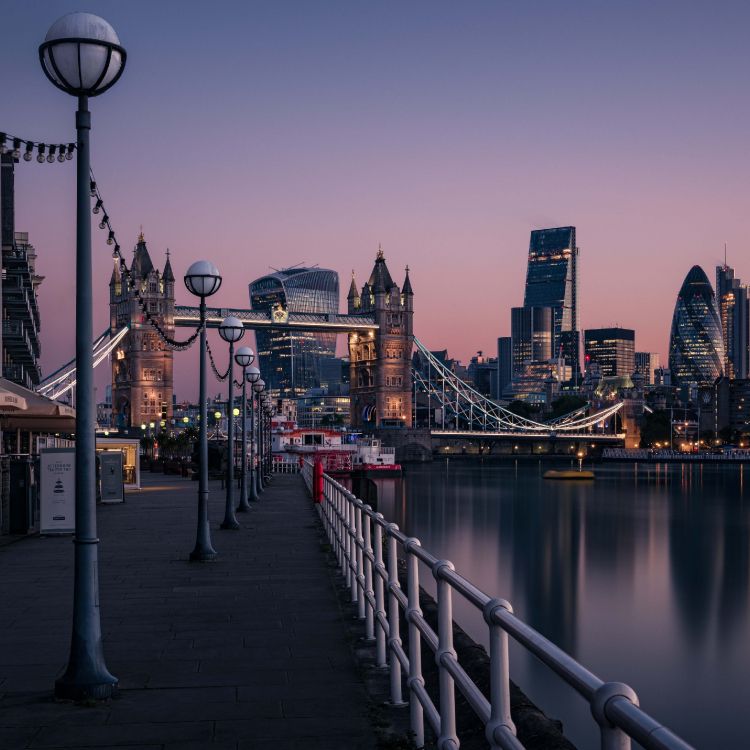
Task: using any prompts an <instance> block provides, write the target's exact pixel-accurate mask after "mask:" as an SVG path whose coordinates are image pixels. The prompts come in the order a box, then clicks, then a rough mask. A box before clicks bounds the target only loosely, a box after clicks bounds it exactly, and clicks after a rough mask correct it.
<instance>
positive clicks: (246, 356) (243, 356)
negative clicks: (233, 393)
mask: <svg viewBox="0 0 750 750" xmlns="http://www.w3.org/2000/svg"><path fill="white" fill-rule="evenodd" d="M254 359H255V352H253V350H252V349H251V348H250V347H249V346H241V347H240V348H239V349H238V350H237V353H236V354H235V355H234V361H235V362H236V363H237V364H238V365H239V366H240V367H241V368H242V409H240V414H242V468H241V470H240V504H239V505H238V506H237V511H238V512H239V513H247V511H248V510H250V506H249V505H248V502H247V374H248V368H249V367H250V365H251V364H252V363H253V360H254Z"/></svg>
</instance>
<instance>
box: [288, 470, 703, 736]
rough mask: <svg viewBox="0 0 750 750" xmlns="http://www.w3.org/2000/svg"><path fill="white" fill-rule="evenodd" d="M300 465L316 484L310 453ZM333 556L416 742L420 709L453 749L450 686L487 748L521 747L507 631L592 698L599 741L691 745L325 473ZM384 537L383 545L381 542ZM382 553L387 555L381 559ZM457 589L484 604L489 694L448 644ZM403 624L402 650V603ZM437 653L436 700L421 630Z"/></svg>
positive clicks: (324, 509)
mask: <svg viewBox="0 0 750 750" xmlns="http://www.w3.org/2000/svg"><path fill="white" fill-rule="evenodd" d="M302 475H303V477H304V480H305V482H306V484H307V487H308V490H310V491H311V492H312V463H311V462H310V461H306V462H305V465H304V467H303V469H302ZM318 508H319V513H320V517H321V519H322V521H323V524H324V526H325V530H326V533H327V535H328V538H329V540H330V543H331V546H332V549H333V552H334V554H335V555H336V559H337V561H338V565H339V567H340V569H341V571H342V573H343V575H344V577H345V579H346V585H347V587H348V588H349V589H350V590H351V601H352V603H356V604H357V608H358V616H359V619H361V620H363V621H364V626H365V636H366V638H367V639H368V640H372V641H373V642H374V643H375V652H376V663H377V666H379V667H383V668H386V667H387V668H388V669H389V671H390V693H391V703H392V704H393V705H396V706H398V705H405V704H404V700H403V696H402V672H403V673H405V674H406V685H407V688H408V691H409V693H410V700H409V706H410V720H411V730H412V732H413V733H414V739H415V742H416V745H417V747H422V746H423V745H424V733H425V719H426V720H427V723H428V724H429V726H430V727H431V729H432V731H433V732H434V733H435V736H436V737H437V747H438V748H439V750H458V748H459V745H460V743H459V738H458V736H457V734H456V706H455V699H456V696H455V691H456V688H458V690H459V691H460V692H461V694H462V695H463V696H464V698H465V699H466V701H467V702H468V704H469V705H470V706H471V708H472V709H473V711H474V712H475V713H476V715H477V716H478V717H479V719H480V721H481V722H482V723H483V724H484V727H485V737H486V738H487V741H488V743H489V746H490V748H492V750H496V749H497V748H501V749H502V750H523V745H522V744H521V743H520V741H519V740H518V738H517V737H516V729H515V726H514V724H513V721H512V720H511V715H510V677H509V656H508V636H511V637H512V638H513V639H514V640H515V641H516V642H517V643H519V644H521V646H523V647H524V648H525V649H526V650H527V651H528V652H530V653H531V654H533V655H534V656H536V657H537V658H538V659H539V660H540V661H542V662H543V663H544V664H546V665H547V666H548V667H549V668H550V669H552V671H554V672H555V673H556V674H557V675H558V676H559V677H561V678H562V679H563V681H564V682H565V683H567V685H568V686H570V687H571V688H573V689H574V690H575V691H576V692H578V693H579V694H580V695H581V696H582V697H583V698H584V699H585V700H586V701H587V702H588V704H589V706H590V708H591V713H592V714H593V716H594V719H595V720H596V722H597V723H598V724H599V728H600V732H601V747H602V750H629V749H630V747H631V739H632V740H635V741H636V742H639V743H640V744H641V745H642V746H643V747H644V748H646V750H690V748H691V746H690V745H688V744H687V743H686V742H684V741H683V740H682V739H680V738H679V737H677V736H676V735H675V734H673V733H672V732H671V731H670V730H669V729H667V728H666V727H664V726H662V725H661V724H660V723H659V722H658V721H656V720H655V719H653V718H652V717H651V716H649V715H648V714H647V713H645V712H644V711H642V710H641V709H640V708H639V706H638V697H637V695H636V694H635V692H634V691H633V689H632V688H631V687H629V686H628V685H625V684H623V683H620V682H604V681H603V680H601V679H600V678H599V677H597V676H596V675H594V674H592V673H591V672H590V671H589V670H588V669H586V668H585V667H584V666H582V665H581V664H579V663H578V662H577V661H576V660H575V659H574V658H573V657H572V656H570V655H569V654H567V653H565V652H564V651H563V650H562V649H560V648H558V647H557V646H555V644H554V643H552V642H551V641H549V640H547V639H546V638H545V637H544V636H543V635H541V633H538V632H537V631H536V630H534V629H533V628H532V627H530V626H529V625H527V624H526V623H525V622H523V621H522V620H519V619H518V618H517V617H516V616H515V615H514V614H513V608H512V606H511V605H510V603H509V602H507V601H506V600H504V599H497V598H493V597H490V596H488V595H487V594H485V593H484V592H483V591H481V590H480V589H479V588H477V587H476V586H475V585H474V584H473V583H471V581H468V580H467V579H466V578H464V577H463V576H462V575H460V573H457V572H456V570H455V569H454V567H453V564H452V563H451V562H449V561H448V560H440V559H438V558H437V557H435V556H434V555H432V554H430V553H429V552H428V551H427V550H425V549H423V548H422V546H421V544H420V542H419V540H418V539H416V538H414V537H407V536H406V535H405V534H404V533H402V532H401V531H400V530H399V527H398V526H397V525H396V524H395V523H389V522H388V521H387V520H386V519H385V518H384V517H383V515H382V514H381V513H376V512H375V511H374V510H373V509H372V508H371V507H370V506H369V505H366V504H365V503H363V502H362V501H361V500H360V499H359V498H357V497H356V496H355V495H353V494H352V493H351V492H349V490H347V489H346V488H345V487H343V486H342V485H341V484H339V483H338V482H336V481H335V480H334V479H332V478H331V477H329V476H328V475H327V474H324V475H323V499H322V502H321V504H320V505H319V506H318ZM384 542H385V552H384ZM384 555H385V559H384ZM399 555H400V556H401V557H402V558H403V559H404V560H405V562H406V580H407V586H406V589H407V590H406V593H404V591H403V590H402V587H401V584H400V582H399V576H398V572H399V571H398V567H399V566H398V558H399ZM420 562H421V563H424V564H425V565H426V566H427V567H428V568H429V569H430V571H431V573H432V576H433V578H434V579H435V582H436V584H437V610H438V617H437V619H438V629H437V632H435V631H434V630H433V629H432V627H430V625H429V624H428V622H427V620H426V619H425V618H424V616H423V614H422V610H421V608H420V600H419V590H420V582H419V571H420V566H419V563H420ZM454 592H456V593H458V594H460V595H461V596H462V597H464V599H466V601H468V602H469V603H471V604H473V605H474V606H475V607H476V608H477V609H478V610H479V612H481V613H482V615H483V618H484V621H485V623H486V624H487V628H488V631H489V647H490V648H489V652H490V653H489V655H490V695H489V697H486V696H485V695H484V693H483V692H482V691H481V689H480V688H479V687H478V686H477V685H476V683H474V682H473V681H472V679H471V678H470V677H469V675H468V674H467V673H466V671H465V670H464V669H463V667H462V666H461V664H459V662H458V657H457V655H456V651H455V649H454V648H453V602H452V598H453V593H454ZM402 610H403V613H404V619H405V622H406V624H407V627H408V632H409V642H408V653H406V650H405V649H404V646H403V642H402V640H401V636H400V620H401V611H402ZM423 639H424V641H425V643H426V644H427V646H429V648H430V650H431V651H432V652H433V653H434V654H435V661H436V663H437V666H438V670H439V677H438V695H439V700H438V705H435V703H434V702H433V700H432V698H431V697H430V695H429V694H428V692H427V689H426V687H425V680H424V676H423V674H422V640H423Z"/></svg>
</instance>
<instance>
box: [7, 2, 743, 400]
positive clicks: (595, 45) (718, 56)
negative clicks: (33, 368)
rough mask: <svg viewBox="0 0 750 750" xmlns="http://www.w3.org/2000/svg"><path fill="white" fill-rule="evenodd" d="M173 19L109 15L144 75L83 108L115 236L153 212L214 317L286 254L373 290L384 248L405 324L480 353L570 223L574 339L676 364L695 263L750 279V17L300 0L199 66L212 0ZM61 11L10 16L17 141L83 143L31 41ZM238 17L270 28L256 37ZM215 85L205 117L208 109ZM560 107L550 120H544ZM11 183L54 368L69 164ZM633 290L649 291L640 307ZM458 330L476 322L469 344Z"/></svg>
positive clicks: (255, 17) (159, 242)
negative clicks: (369, 280)
mask: <svg viewBox="0 0 750 750" xmlns="http://www.w3.org/2000/svg"><path fill="white" fill-rule="evenodd" d="M176 7H177V6H176V5H175V4H171V3H164V4H160V6H158V7H157V8H153V7H151V6H148V7H147V6H146V5H145V4H143V3H138V2H134V3H132V4H131V5H129V6H128V10H127V12H126V11H125V10H124V9H122V8H119V7H118V6H117V4H115V3H111V2H102V3H100V4H99V5H98V6H97V9H98V11H100V12H102V13H103V14H104V15H107V16H108V17H110V18H111V20H112V21H113V23H115V25H116V26H117V28H118V29H119V30H120V33H121V36H122V39H123V42H124V43H125V44H126V46H128V48H129V50H131V54H132V60H133V62H132V65H131V67H129V70H128V76H127V77H125V78H124V79H123V81H122V83H121V85H120V86H119V87H118V92H119V93H118V96H117V97H111V98H106V97H105V98H102V100H101V101H99V100H96V101H94V102H93V104H92V114H93V118H94V122H95V123H96V126H97V132H98V137H97V139H95V141H94V143H93V153H92V159H93V161H92V163H93V166H94V170H95V174H96V175H97V179H98V181H99V184H100V187H101V189H102V191H103V194H104V195H105V196H106V198H107V204H108V207H110V209H111V211H112V213H113V215H112V220H113V222H114V223H115V224H116V226H117V228H118V233H119V234H120V235H121V236H122V237H123V239H127V238H132V243H133V244H135V238H136V237H137V234H138V229H139V226H140V225H141V224H142V225H143V227H144V233H145V235H146V238H147V240H148V241H149V247H150V249H151V252H152V255H153V256H154V258H155V262H159V263H163V258H162V256H163V253H164V251H165V250H166V248H167V247H169V248H171V250H172V253H173V254H172V259H173V265H174V268H175V275H176V276H177V278H178V282H179V281H180V277H181V274H182V272H184V270H185V269H186V268H187V266H188V265H189V263H190V262H192V261H193V260H196V259H198V258H201V257H209V258H212V259H213V260H215V261H216V262H217V265H218V266H219V268H220V270H222V271H223V273H224V275H225V282H224V286H223V288H222V290H221V293H220V295H221V301H220V304H222V305H226V306H244V305H245V304H246V289H247V283H249V282H250V281H251V280H252V279H253V278H257V277H259V276H261V275H263V274H265V273H266V272H267V271H268V269H269V268H270V267H272V266H275V267H282V266H288V265H293V264H295V263H299V262H307V263H318V264H320V265H321V266H323V267H329V268H333V269H335V270H336V271H338V272H339V274H340V275H341V278H342V279H345V278H348V275H349V273H350V271H351V268H352V266H354V268H355V270H356V271H357V273H358V274H359V275H360V276H362V275H364V273H365V272H366V269H367V268H368V267H369V265H370V264H371V262H372V258H373V256H374V253H375V250H376V248H377V244H378V242H382V243H383V248H384V250H385V253H386V257H387V258H388V261H389V263H390V265H391V267H392V268H393V269H394V272H396V269H399V273H400V271H401V269H402V267H403V266H405V265H406V264H407V263H408V264H409V265H410V266H411V268H412V278H413V283H414V284H415V288H416V289H417V290H418V292H419V293H420V305H419V310H418V311H417V314H416V319H415V332H416V334H417V335H418V336H419V337H420V338H421V339H422V340H423V341H425V343H426V344H428V345H429V346H432V347H440V348H444V347H447V348H448V349H449V351H450V352H451V354H452V355H453V356H456V357H458V358H460V359H462V360H464V361H468V359H469V357H470V356H471V355H472V354H473V353H474V352H475V351H477V350H480V349H482V350H484V351H492V350H493V349H494V342H495V341H496V339H497V337H498V336H503V335H507V334H508V333H509V315H508V311H509V309H510V308H511V307H513V306H518V305H520V304H522V301H523V299H522V294H521V289H522V284H523V278H524V271H525V263H526V249H527V247H528V233H529V231H530V230H533V229H540V228H544V227H549V226H566V225H574V226H576V227H577V229H578V238H577V244H578V245H579V247H580V248H581V255H580V268H579V286H580V294H579V307H580V322H579V329H581V330H585V329H586V328H589V327H602V326H608V325H614V324H619V325H622V326H626V327H629V328H634V329H635V330H636V332H637V337H638V338H637V341H638V348H639V349H643V350H647V351H654V352H659V353H660V354H661V357H662V361H666V354H667V351H668V345H667V342H668V338H669V322H670V317H671V308H672V304H673V296H674V294H676V292H677V290H678V289H679V287H680V283H681V280H682V278H683V277H684V274H685V273H686V271H687V269H688V268H690V266H691V265H693V264H699V265H701V266H703V267H704V268H709V269H710V268H712V267H713V266H715V265H717V264H718V263H720V262H721V259H722V257H723V246H724V242H725V241H726V242H727V243H728V248H729V263H730V265H734V266H736V267H737V270H738V275H739V276H742V277H746V276H747V273H748V272H749V270H750V269H745V268H743V267H742V266H741V265H740V264H738V263H736V261H737V260H739V259H740V257H741V251H742V248H743V247H744V246H745V245H746V244H747V236H746V230H745V228H744V226H743V225H742V222H741V221H740V220H739V219H738V217H741V216H742V215H743V214H742V209H743V206H742V200H741V196H742V195H743V194H744V190H746V184H745V183H746V178H745V175H746V173H747V169H746V168H744V165H743V164H742V160H743V157H742V156H741V155H742V154H743V153H744V133H743V129H742V127H741V123H743V122H745V121H746V120H747V114H749V112H748V104H747V102H746V101H745V100H744V99H743V98H742V97H738V96H736V94H735V93H734V92H735V90H741V89H738V88H736V87H734V84H735V82H736V83H737V84H739V82H740V81H739V78H740V76H739V72H738V71H739V70H740V69H742V67H743V66H742V65H738V64H737V59H736V58H737V57H738V56H739V57H740V60H743V59H744V56H745V55H746V52H745V50H744V41H743V40H742V39H741V34H740V33H739V29H741V28H743V26H744V22H745V19H746V18H747V15H748V10H747V9H745V8H741V7H736V8H731V9H727V10H726V12H725V15H724V16H721V17H718V16H714V15H711V14H704V13H701V12H700V11H697V10H695V9H684V8H682V9H681V12H680V13H679V14H677V15H675V14H674V13H672V12H670V9H669V7H668V6H666V5H665V6H664V7H662V8H659V9H654V8H651V7H650V6H649V7H648V11H647V10H646V7H647V6H645V5H643V6H642V12H641V13H638V12H633V10H632V9H630V10H629V11H627V12H626V11H625V10H621V9H611V8H610V9H606V10H605V9H598V8H596V9H592V8H591V7H587V6H586V5H585V4H582V5H581V6H580V7H566V8H565V9H562V8H556V7H554V5H552V4H546V5H541V6H539V7H538V8H536V9H528V8H524V9H519V8H508V9H498V8H497V7H494V6H491V5H489V4H488V5H479V6H477V9H476V10H475V11H474V12H473V13H471V14H461V23H458V24H457V23H455V21H456V17H455V15H454V14H455V11H454V10H452V9H451V8H450V7H449V6H439V7H438V9H437V10H436V11H434V12H433V13H432V14H430V15H429V17H428V18H427V17H426V15H427V14H425V13H424V12H420V9H419V7H418V6H415V8H412V9H403V8H396V6H383V7H379V8H377V9H368V10H367V12H364V15H363V10H362V9H361V8H359V9H357V10H356V11H354V10H350V9H347V7H346V6H342V5H332V6H327V7H325V8H316V9H314V10H312V9H309V8H306V7H305V6H302V5H298V6H294V7H295V8H297V14H296V15H294V14H292V16H293V20H291V21H290V14H289V12H288V9H286V10H280V11H277V10H275V9H273V8H268V7H262V6H255V5H252V6H244V5H239V4H232V3H227V4H226V6H225V8H226V13H224V14H218V15H217V17H216V18H215V19H214V22H215V23H216V26H217V29H216V31H217V33H216V34H212V35H211V39H210V40H208V42H207V47H206V48H205V49H204V50H203V51H202V52H201V53H200V55H199V56H198V57H196V58H195V59H193V58H191V56H190V55H191V53H193V52H194V42H195V38H196V35H197V34H199V31H200V28H201V23H202V17H203V14H202V12H201V6H199V5H198V4H193V3H184V4H180V15H181V24H180V26H179V29H177V28H176V27H175V26H174V24H173V22H172V18H173V15H174V13H175V8H176ZM73 9H75V7H74V5H73V4H72V3H56V4H53V3H47V2H42V3H36V4H34V5H33V6H31V7H28V6H27V5H26V4H23V3H20V2H10V3H8V5H7V11H6V13H5V15H4V18H5V20H6V21H7V22H8V23H9V24H10V25H11V27H12V28H13V29H14V36H13V38H12V39H9V40H8V42H7V44H5V45H4V46H3V49H2V50H0V62H2V63H3V64H4V65H5V66H6V68H10V69H12V70H13V71H14V77H13V78H12V79H11V81H10V84H9V88H8V96H9V97H10V99H9V101H10V100H12V101H13V103H14V105H13V107H12V108H8V111H7V112H6V113H4V123H3V126H4V127H5V128H6V129H7V131H8V132H11V133H14V134H18V135H21V136H23V137H28V138H32V139H39V140H44V139H48V140H58V141H60V140H62V141H68V140H69V138H70V135H71V134H72V132H73V128H72V118H71V117H70V113H69V111H68V102H67V101H66V100H65V97H63V96H62V95H57V94H56V93H55V92H52V91H50V90H49V89H48V84H47V82H46V81H44V79H43V76H42V75H41V74H40V72H39V70H38V64H37V61H36V59H35V55H34V50H35V49H36V46H37V44H38V43H39V41H40V35H41V33H42V31H43V30H44V29H45V28H47V26H48V25H49V23H50V21H51V19H54V18H56V17H57V16H58V15H60V13H63V12H65V11H68V10H73ZM643 13H647V15H648V21H649V22H648V23H647V24H645V23H642V14H643ZM145 18H148V23H144V19H145ZM232 19H234V21H235V22H236V23H233V22H232ZM394 21H397V23H394ZM248 29H258V31H259V33H258V34H257V35H255V36H253V35H252V34H251V35H250V40H251V43H250V44H248V41H247V40H248V37H247V34H246V32H247V30H248ZM40 30H42V31H40ZM566 30H567V31H568V32H569V33H571V34H572V33H573V32H574V30H575V34H576V39H577V45H576V50H575V51H570V52H569V53H568V54H566V55H564V56H562V57H561V56H560V55H559V54H557V51H558V45H557V44H556V43H555V40H557V39H559V34H560V32H561V31H562V32H563V33H564V32H565V31H566ZM261 32H262V33H261ZM532 32H533V33H532ZM219 39H221V43H219V42H218V41H217V40H219ZM678 40H679V42H678ZM690 40H693V41H695V42H696V44H691V43H689V42H690ZM699 40H700V42H701V44H700V45H698V44H697V42H698V41H699ZM719 40H720V43H719ZM686 42H688V43H687V44H686ZM633 44H637V46H638V48H639V50H640V53H639V56H638V57H633V56H632V49H633ZM159 45H162V46H161V47H160V46H159ZM446 49H448V51H449V52H451V53H453V54H452V55H451V54H448V55H446V54H445V52H446ZM696 49H698V52H696ZM592 59H596V60H597V61H598V63H599V64H597V65H596V66H593V65H591V64H590V61H591V60H592ZM165 61H166V62H165ZM175 67H178V68H184V69H189V70H190V71H191V73H192V74H193V75H192V76H188V78H187V80H188V81H189V83H185V84H183V85H181V86H178V87H175V86H173V85H167V84H166V82H167V81H173V80H174V79H175ZM654 68H658V70H659V74H660V75H659V76H657V80H658V84H657V82H655V81H654V77H653V76H652V75H651V74H652V72H653V69H654ZM181 80H183V79H181ZM572 80H576V81H577V85H576V87H575V88H572V87H570V86H569V85H568V84H569V83H570V81H572ZM708 84H711V85H710V86H709V85H708ZM665 91H666V93H667V95H666V96H665V95H664V94H665ZM205 92H211V94H210V98H211V101H212V103H213V104H215V108H214V107H210V108H205V109H207V110H210V111H211V114H210V116H209V115H207V114H206V113H205V112H204V111H203V110H202V109H201V108H199V107H196V102H197V101H199V100H201V99H202V98H204V97H205V95H206V93H205ZM698 99H699V100H700V101H701V104H702V106H701V107H699V108H696V107H695V106H694V104H695V101H696V100H698ZM448 102H451V106H450V107H448V106H447V103H448ZM456 103H458V106H456ZM554 108H557V111H558V112H559V113H560V114H561V115H562V116H561V117H555V118H552V119H553V120H554V127H553V126H552V125H551V124H550V122H551V121H550V119H549V117H548V113H549V111H550V110H551V109H554ZM715 111H721V112H722V113H723V117H722V118H716V117H714V116H713V114H712V113H713V112H715ZM566 113H567V114H568V115H570V116H569V117H566V116H565V115H566ZM688 113H689V114H688ZM677 124H679V125H678V126H677ZM688 153H689V154H690V155H691V157H690V159H686V158H685V156H686V154H688ZM540 174H541V175H542V176H543V179H539V175H540ZM16 182H17V191H18V196H17V203H18V216H17V222H16V228H17V230H18V231H27V232H29V241H30V242H31V243H32V244H33V245H34V246H35V247H36V248H37V252H38V255H39V257H38V266H39V272H40V274H42V275H46V276H47V278H48V279H49V281H48V283H47V284H46V285H45V287H44V290H43V293H42V294H41V297H40V307H41V316H42V340H43V357H42V365H43V369H44V372H46V373H48V372H50V371H51V370H52V369H53V368H54V367H55V366H56V365H57V364H59V363H60V362H62V361H64V360H66V359H68V358H69V357H70V355H71V352H72V349H73V342H72V336H71V333H70V331H69V328H68V325H67V321H65V320H63V319H61V318H62V316H59V315H56V311H58V310H59V309H62V308H64V305H65V300H66V299H69V298H70V294H71V291H72V283H73V281H72V278H68V277H66V275H64V274H59V273H56V269H58V268H60V267H66V266H68V265H69V264H70V260H71V258H72V252H73V250H72V248H73V244H74V243H73V231H74V227H73V225H72V222H70V220H69V218H68V217H69V216H70V211H71V205H72V193H71V186H72V184H73V170H72V168H71V167H70V165H69V164H66V165H57V164H55V165H50V166H47V165H45V166H39V165H37V164H36V163H32V164H29V165H23V166H22V167H20V168H19V169H18V170H17V178H16ZM686 216H690V217H699V219H698V220H691V221H686V220H685V217H686ZM636 217H637V222H636V221H635V219H636ZM104 239H105V238H104V237H103V236H102V234H101V233H99V232H98V231H97V230H96V228H95V227H94V253H95V258H96V262H95V280H96V295H97V296H96V309H95V316H96V325H97V327H99V324H100V323H101V328H102V329H103V328H104V327H105V326H106V321H107V305H106V298H107V281H108V278H109V273H110V271H111V266H110V264H111V260H110V257H109V250H108V248H107V246H106V245H105V243H104ZM238 258H242V261H241V267H242V274H239V273H237V265H236V264H237V260H238ZM456 259H460V266H461V270H462V272H464V273H466V275H467V276H470V277H472V278H473V279H475V281H474V282H473V284H474V287H473V301H472V303H471V305H469V306H467V307H469V308H470V309H467V310H466V311H465V314H464V313H462V312H461V311H457V310H456V308H455V306H452V305H449V304H446V299H449V297H450V280H449V279H447V278H446V276H445V274H444V272H443V270H442V269H444V268H445V267H446V266H448V265H450V264H454V263H455V262H456ZM733 261H734V262H733ZM53 281H54V283H52V282H53ZM634 289H636V290H637V291H638V295H637V297H638V300H639V302H638V304H630V305H628V304H627V300H628V299H630V298H631V292H632V290H634ZM176 292H177V302H178V304H179V303H182V304H185V303H189V302H190V297H189V295H188V294H187V292H186V291H185V290H184V289H183V288H182V284H181V283H178V284H177V289H176ZM640 300H647V304H643V303H641V302H640ZM343 302H344V301H343V300H340V306H341V307H343ZM467 316H471V319H472V321H477V320H479V321H480V324H479V325H477V324H475V325H473V326H471V327H470V331H469V332H468V333H467V331H466V328H465V325H464V324H465V321H466V319H467ZM654 321H656V323H655V322H654ZM180 358H181V360H182V361H183V362H184V363H185V366H184V367H179V368H177V372H176V390H177V393H178V395H179V396H180V397H189V396H190V395H191V393H192V391H194V383H193V379H194V371H195V368H194V367H193V366H192V358H194V353H193V352H190V353H187V354H181V355H180Z"/></svg>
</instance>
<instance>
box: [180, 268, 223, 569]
mask: <svg viewBox="0 0 750 750" xmlns="http://www.w3.org/2000/svg"><path fill="white" fill-rule="evenodd" d="M185 286H186V287H187V289H188V291H189V292H190V293H191V294H194V295H195V296H196V297H200V326H201V333H200V353H199V362H200V365H199V367H198V372H199V387H198V423H199V428H198V527H197V530H196V538H195V547H194V548H193V551H192V552H191V553H190V559H191V560H193V561H196V562H209V561H210V560H215V559H216V555H217V553H216V550H215V549H214V548H213V547H212V546H211V530H210V529H209V526H208V432H207V427H208V414H207V413H206V297H210V296H211V295H212V294H216V292H218V291H219V287H220V286H221V274H220V273H219V269H218V268H216V266H215V265H214V264H213V263H210V262H209V261H207V260H198V261H196V262H195V263H193V264H192V265H191V266H190V268H188V270H187V271H186V273H185Z"/></svg>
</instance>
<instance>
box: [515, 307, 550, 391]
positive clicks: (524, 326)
mask: <svg viewBox="0 0 750 750" xmlns="http://www.w3.org/2000/svg"><path fill="white" fill-rule="evenodd" d="M553 313H554V311H553V308H551V307H513V308H511V311H510V331H511V333H510V338H511V352H512V374H513V376H514V377H517V376H520V375H521V374H522V373H523V372H524V369H525V367H526V365H527V364H528V363H530V362H547V361H549V360H550V359H551V358H552V354H553V349H552V339H553V337H554V314H553Z"/></svg>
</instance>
